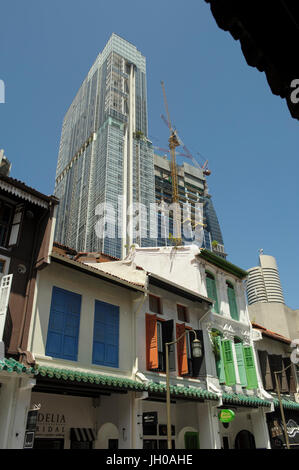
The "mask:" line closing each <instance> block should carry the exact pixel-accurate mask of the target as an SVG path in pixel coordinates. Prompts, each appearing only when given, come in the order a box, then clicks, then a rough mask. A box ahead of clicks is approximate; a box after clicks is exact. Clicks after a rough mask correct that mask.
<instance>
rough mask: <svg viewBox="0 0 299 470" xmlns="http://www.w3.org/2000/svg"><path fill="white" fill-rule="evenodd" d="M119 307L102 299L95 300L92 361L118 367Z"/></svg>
mask: <svg viewBox="0 0 299 470" xmlns="http://www.w3.org/2000/svg"><path fill="white" fill-rule="evenodd" d="M118 356H119V307H118V306H116V305H112V304H108V303H106V302H102V301H100V300H96V302H95V315H94V330H93V351H92V362H93V364H99V365H103V366H109V367H118V362H119V359H118Z"/></svg>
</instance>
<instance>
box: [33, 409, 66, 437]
mask: <svg viewBox="0 0 299 470" xmlns="http://www.w3.org/2000/svg"><path fill="white" fill-rule="evenodd" d="M65 424H66V420H65V416H64V415H63V414H60V413H38V416H37V425H36V434H39V435H40V434H51V435H53V434H55V435H61V434H63V433H64V431H65V429H64V427H65Z"/></svg>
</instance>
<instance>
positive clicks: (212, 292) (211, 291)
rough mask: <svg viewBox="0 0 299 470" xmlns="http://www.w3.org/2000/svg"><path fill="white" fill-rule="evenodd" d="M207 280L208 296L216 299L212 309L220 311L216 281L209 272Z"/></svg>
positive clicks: (216, 311)
mask: <svg viewBox="0 0 299 470" xmlns="http://www.w3.org/2000/svg"><path fill="white" fill-rule="evenodd" d="M206 282H207V294H208V297H209V298H210V299H212V300H214V301H215V303H214V306H213V308H212V311H213V312H215V313H219V305H218V297H217V288H216V281H215V279H213V278H212V277H209V274H208V273H207V275H206Z"/></svg>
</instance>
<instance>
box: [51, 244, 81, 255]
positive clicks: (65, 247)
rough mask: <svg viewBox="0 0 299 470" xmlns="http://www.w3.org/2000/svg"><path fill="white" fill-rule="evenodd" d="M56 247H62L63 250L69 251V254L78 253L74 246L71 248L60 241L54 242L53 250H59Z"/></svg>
mask: <svg viewBox="0 0 299 470" xmlns="http://www.w3.org/2000/svg"><path fill="white" fill-rule="evenodd" d="M55 248H60V249H61V250H64V251H66V252H68V253H69V254H72V255H77V253H78V252H77V251H76V250H74V249H73V248H70V247H69V246H66V245H62V244H61V243H59V242H54V243H53V251H57V250H55Z"/></svg>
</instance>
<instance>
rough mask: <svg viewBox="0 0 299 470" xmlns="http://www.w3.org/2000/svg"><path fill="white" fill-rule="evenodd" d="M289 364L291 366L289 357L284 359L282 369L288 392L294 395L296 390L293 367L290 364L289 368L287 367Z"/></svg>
mask: <svg viewBox="0 0 299 470" xmlns="http://www.w3.org/2000/svg"><path fill="white" fill-rule="evenodd" d="M290 364H291V359H290V358H289V357H284V358H283V367H284V368H285V369H286V376H287V381H288V386H289V392H290V393H296V391H297V389H296V380H295V376H294V365H293V364H292V365H291V367H289V366H290Z"/></svg>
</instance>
